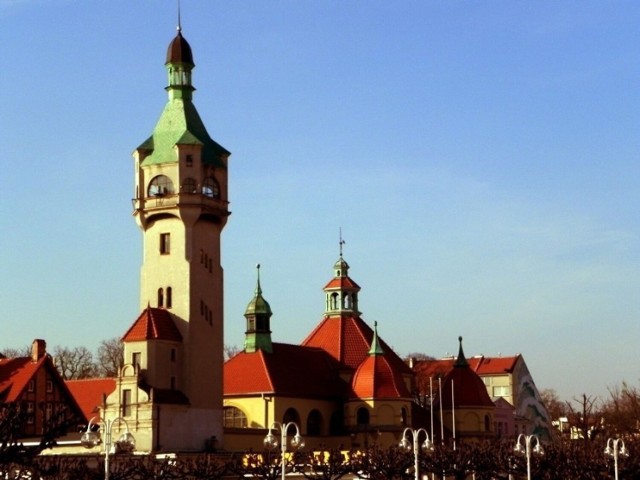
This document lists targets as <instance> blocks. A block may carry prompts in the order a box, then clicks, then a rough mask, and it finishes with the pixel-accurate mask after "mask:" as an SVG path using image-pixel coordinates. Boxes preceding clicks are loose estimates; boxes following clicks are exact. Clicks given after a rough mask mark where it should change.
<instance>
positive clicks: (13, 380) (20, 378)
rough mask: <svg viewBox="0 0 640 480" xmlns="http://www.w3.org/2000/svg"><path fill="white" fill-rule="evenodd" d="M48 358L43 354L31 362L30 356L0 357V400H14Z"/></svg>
mask: <svg viewBox="0 0 640 480" xmlns="http://www.w3.org/2000/svg"><path fill="white" fill-rule="evenodd" d="M48 358H49V357H47V356H43V357H42V358H40V359H39V360H38V361H37V362H33V361H32V360H31V357H18V358H2V359H0V401H2V402H14V401H16V400H17V399H18V398H19V397H20V394H21V393H22V392H23V390H24V389H25V388H26V386H27V384H28V383H29V380H31V378H32V377H33V376H34V375H35V373H36V372H37V371H38V369H40V367H42V365H43V364H44V363H45V362H46V361H47V359H48Z"/></svg>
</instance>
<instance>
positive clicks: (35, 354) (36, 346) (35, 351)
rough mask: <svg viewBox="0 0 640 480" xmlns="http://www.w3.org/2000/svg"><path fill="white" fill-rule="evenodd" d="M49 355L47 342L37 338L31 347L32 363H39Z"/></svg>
mask: <svg viewBox="0 0 640 480" xmlns="http://www.w3.org/2000/svg"><path fill="white" fill-rule="evenodd" d="M46 353H47V342H45V341H44V340H41V339H39V338H36V339H35V340H34V341H33V344H32V345H31V361H32V362H37V361H38V360H40V359H41V358H42V357H44V356H45V354H46Z"/></svg>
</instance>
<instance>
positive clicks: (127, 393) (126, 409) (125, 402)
mask: <svg viewBox="0 0 640 480" xmlns="http://www.w3.org/2000/svg"><path fill="white" fill-rule="evenodd" d="M122 416H123V417H130V416H131V390H123V391H122Z"/></svg>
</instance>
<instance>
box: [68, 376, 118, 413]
mask: <svg viewBox="0 0 640 480" xmlns="http://www.w3.org/2000/svg"><path fill="white" fill-rule="evenodd" d="M65 384H66V385H67V388H68V389H69V391H70V392H71V395H73V397H74V398H75V399H76V402H77V403H78V405H79V406H80V408H81V409H82V413H83V414H84V416H85V417H87V420H90V419H91V418H92V417H97V418H100V410H99V408H98V407H99V406H100V405H102V400H103V397H104V396H105V395H109V394H110V393H111V392H113V391H114V390H115V388H116V380H115V378H86V379H82V380H66V381H65Z"/></svg>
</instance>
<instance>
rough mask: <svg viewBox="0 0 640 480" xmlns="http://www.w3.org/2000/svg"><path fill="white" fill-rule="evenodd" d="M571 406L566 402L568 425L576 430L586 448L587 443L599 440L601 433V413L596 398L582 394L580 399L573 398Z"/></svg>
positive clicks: (602, 424) (602, 425) (602, 426)
mask: <svg viewBox="0 0 640 480" xmlns="http://www.w3.org/2000/svg"><path fill="white" fill-rule="evenodd" d="M573 403H575V404H576V406H577V408H576V407H574V406H573V404H572V403H571V402H566V405H567V408H568V417H569V424H570V425H571V426H572V428H575V429H577V430H578V433H579V435H580V438H581V439H582V441H583V442H584V447H585V448H587V446H588V444H589V442H593V441H594V440H596V438H597V439H598V440H599V439H600V434H601V433H602V432H603V428H604V423H603V412H602V409H601V408H600V405H599V401H598V399H597V397H593V396H590V395H587V394H586V393H583V394H582V395H581V396H580V397H574V398H573Z"/></svg>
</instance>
